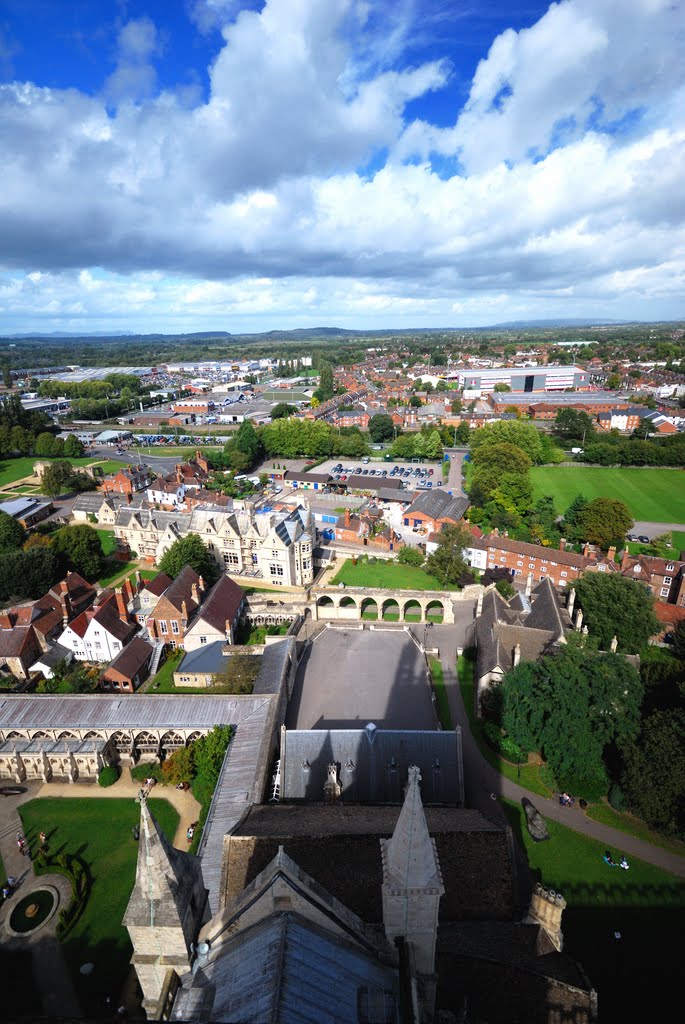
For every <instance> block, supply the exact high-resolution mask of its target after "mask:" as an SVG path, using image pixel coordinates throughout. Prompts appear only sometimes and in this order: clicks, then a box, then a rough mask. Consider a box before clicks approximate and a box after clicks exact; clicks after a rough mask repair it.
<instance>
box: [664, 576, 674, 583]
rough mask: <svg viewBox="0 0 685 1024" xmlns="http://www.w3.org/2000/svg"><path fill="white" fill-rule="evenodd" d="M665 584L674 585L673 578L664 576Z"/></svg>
mask: <svg viewBox="0 0 685 1024" xmlns="http://www.w3.org/2000/svg"><path fill="white" fill-rule="evenodd" d="M664 583H673V577H672V576H664Z"/></svg>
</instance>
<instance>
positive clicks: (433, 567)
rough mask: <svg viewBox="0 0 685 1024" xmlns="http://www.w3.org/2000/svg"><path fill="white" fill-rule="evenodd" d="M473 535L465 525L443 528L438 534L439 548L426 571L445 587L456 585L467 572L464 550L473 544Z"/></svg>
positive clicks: (458, 524) (433, 554) (430, 556)
mask: <svg viewBox="0 0 685 1024" xmlns="http://www.w3.org/2000/svg"><path fill="white" fill-rule="evenodd" d="M471 539H472V538H471V534H470V532H469V529H468V527H467V526H466V525H465V524H464V523H457V524H455V525H450V526H443V528H442V530H441V531H440V533H439V534H438V548H437V551H434V552H433V553H432V554H430V555H429V556H428V558H427V560H426V569H427V571H428V572H429V573H430V574H431V576H435V578H436V579H437V580H438V581H439V582H440V583H442V584H443V586H444V585H446V584H456V582H457V580H458V579H459V577H460V576H461V575H462V574H463V573H464V572H465V571H466V558H465V557H464V548H467V547H468V546H469V545H470V543H471Z"/></svg>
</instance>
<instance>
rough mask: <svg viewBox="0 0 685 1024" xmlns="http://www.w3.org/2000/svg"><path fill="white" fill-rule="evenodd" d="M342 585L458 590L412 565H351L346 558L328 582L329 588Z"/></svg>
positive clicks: (384, 563)
mask: <svg viewBox="0 0 685 1024" xmlns="http://www.w3.org/2000/svg"><path fill="white" fill-rule="evenodd" d="M338 583H344V584H345V586H347V587H377V588H379V589H383V590H458V589H459V588H458V587H456V586H454V587H444V586H443V585H442V583H440V582H439V581H438V580H436V579H435V577H434V576H429V575H428V573H427V572H424V571H423V569H417V568H416V567H415V566H413V565H398V564H397V563H396V562H376V563H375V565H369V563H368V562H358V563H357V564H356V565H353V564H352V559H350V558H348V559H347V560H346V561H345V563H344V564H343V565H342V566H341V568H340V569H339V570H338V572H337V573H336V575H335V576H334V577H333V579H332V580H331V582H330V584H329V585H330V586H332V587H334V586H337V584H338Z"/></svg>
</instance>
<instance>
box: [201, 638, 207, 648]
mask: <svg viewBox="0 0 685 1024" xmlns="http://www.w3.org/2000/svg"><path fill="white" fill-rule="evenodd" d="M206 643H207V637H206V636H201V637H200V646H202V644H206Z"/></svg>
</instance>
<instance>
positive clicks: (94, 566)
mask: <svg viewBox="0 0 685 1024" xmlns="http://www.w3.org/2000/svg"><path fill="white" fill-rule="evenodd" d="M52 546H53V550H54V551H55V553H56V554H58V555H59V556H60V557H61V558H62V560H63V563H64V565H65V567H68V568H69V569H73V570H75V571H76V572H78V573H79V574H80V575H81V576H83V577H84V578H85V579H87V580H90V581H93V580H97V579H98V578H99V576H100V574H101V573H102V569H103V558H102V545H101V543H100V534H99V533H98V531H97V530H94V529H93V527H92V526H88V524H87V523H83V524H79V525H78V526H64V527H63V528H62V529H61V530H58V531H57V533H56V534H55V539H54V540H53V542H52Z"/></svg>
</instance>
